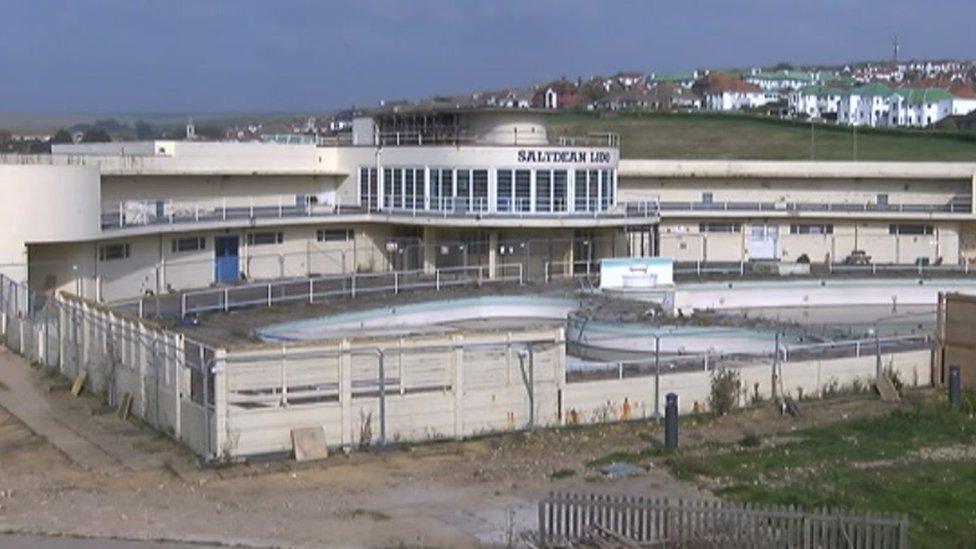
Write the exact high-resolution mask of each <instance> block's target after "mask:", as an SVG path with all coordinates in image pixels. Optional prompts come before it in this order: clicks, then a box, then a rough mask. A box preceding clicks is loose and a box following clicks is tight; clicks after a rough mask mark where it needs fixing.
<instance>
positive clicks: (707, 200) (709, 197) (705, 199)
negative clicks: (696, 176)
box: [702, 193, 715, 204]
mask: <svg viewBox="0 0 976 549" xmlns="http://www.w3.org/2000/svg"><path fill="white" fill-rule="evenodd" d="M714 202H715V196H714V195H713V194H712V193H702V204H712V203H714Z"/></svg>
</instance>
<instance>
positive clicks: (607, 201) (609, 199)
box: [600, 170, 613, 210]
mask: <svg viewBox="0 0 976 549" xmlns="http://www.w3.org/2000/svg"><path fill="white" fill-rule="evenodd" d="M600 187H601V192H600V209H602V210H608V209H610V206H613V170H603V171H601V172H600Z"/></svg>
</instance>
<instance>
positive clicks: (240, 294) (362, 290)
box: [180, 263, 524, 318]
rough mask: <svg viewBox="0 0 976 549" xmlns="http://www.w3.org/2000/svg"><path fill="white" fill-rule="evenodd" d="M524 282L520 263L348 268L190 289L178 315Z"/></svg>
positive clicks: (183, 294) (181, 297) (182, 316)
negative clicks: (342, 271) (380, 269)
mask: <svg viewBox="0 0 976 549" xmlns="http://www.w3.org/2000/svg"><path fill="white" fill-rule="evenodd" d="M498 282H509V283H518V284H522V283H523V282H524V276H523V267H522V264H521V263H505V264H500V265H496V266H495V272H494V273H491V271H490V269H489V266H488V265H472V266H467V267H443V268H436V269H430V270H426V271H425V270H411V271H389V272H383V273H350V274H343V275H331V276H320V277H313V278H304V279H288V280H273V281H269V282H264V283H254V284H241V285H237V286H226V287H223V288H208V289H206V290H193V291H188V292H183V293H182V294H181V295H180V318H186V316H187V315H193V314H198V313H205V312H213V311H225V312H226V311H230V310H232V309H240V308H245V307H255V306H267V307H271V306H273V305H280V304H284V303H295V302H305V303H315V302H316V301H317V300H320V299H322V298H326V297H349V298H353V297H356V296H357V295H363V294H370V293H391V294H394V295H395V294H399V293H400V292H402V291H404V290H412V289H421V288H432V289H434V290H438V291H439V290H440V289H441V288H446V287H450V286H462V285H472V284H474V285H478V286H480V285H482V284H488V283H498Z"/></svg>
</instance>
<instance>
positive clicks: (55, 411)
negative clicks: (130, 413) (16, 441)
mask: <svg viewBox="0 0 976 549" xmlns="http://www.w3.org/2000/svg"><path fill="white" fill-rule="evenodd" d="M54 383H55V381H54V380H52V379H51V378H48V377H46V376H45V375H44V373H43V372H41V371H39V370H38V369H36V368H31V367H30V365H28V363H27V361H26V360H25V359H23V358H22V357H19V356H17V355H15V354H13V353H11V352H9V351H7V350H6V349H3V350H2V351H0V406H2V407H3V408H5V409H6V410H7V411H9V412H10V413H11V414H13V415H14V416H16V417H17V418H18V419H19V420H20V421H22V422H23V423H24V424H25V425H27V427H28V428H30V430H31V431H33V432H34V433H36V434H38V435H39V436H41V437H44V438H45V439H46V440H47V441H48V442H49V443H50V444H51V445H53V446H54V447H55V448H57V449H58V450H60V451H61V452H62V453H63V454H64V455H65V456H67V457H68V459H70V460H71V461H72V462H74V463H75V464H77V465H78V466H80V467H83V468H85V469H88V470H93V471H95V470H97V471H103V472H112V471H118V470H145V469H151V468H158V467H161V466H162V465H163V459H164V457H163V456H161V455H154V454H147V453H146V452H141V451H139V450H136V449H135V448H133V446H132V445H131V444H130V442H131V441H135V440H137V439H138V438H139V437H143V438H150V437H151V436H152V435H151V434H149V433H145V432H143V431H142V430H140V429H138V428H137V427H135V426H134V425H132V424H129V423H127V422H124V421H122V420H119V419H118V418H116V417H115V416H114V415H112V416H111V417H99V418H97V419H98V421H97V423H98V424H97V425H95V424H94V423H96V422H95V419H96V418H95V417H93V415H92V408H91V405H90V403H88V402H85V399H79V398H76V397H73V396H71V393H69V392H68V391H66V390H59V391H52V390H51V386H52V385H53V384H54ZM105 415H106V416H107V415H108V414H105Z"/></svg>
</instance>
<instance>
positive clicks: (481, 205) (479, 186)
mask: <svg viewBox="0 0 976 549" xmlns="http://www.w3.org/2000/svg"><path fill="white" fill-rule="evenodd" d="M471 193H472V195H473V196H474V202H473V203H472V204H471V210H473V211H479V212H485V211H488V170H474V171H472V172H471Z"/></svg>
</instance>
